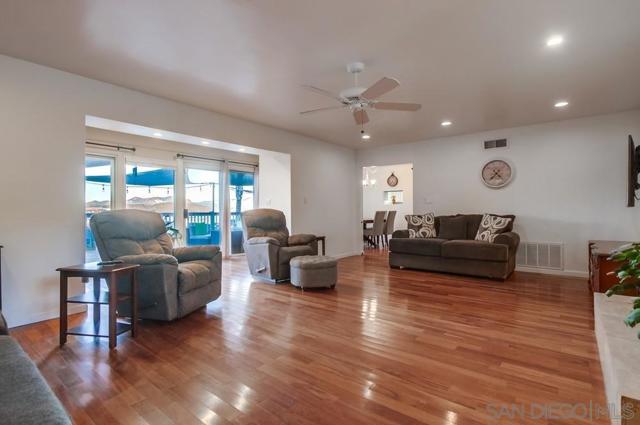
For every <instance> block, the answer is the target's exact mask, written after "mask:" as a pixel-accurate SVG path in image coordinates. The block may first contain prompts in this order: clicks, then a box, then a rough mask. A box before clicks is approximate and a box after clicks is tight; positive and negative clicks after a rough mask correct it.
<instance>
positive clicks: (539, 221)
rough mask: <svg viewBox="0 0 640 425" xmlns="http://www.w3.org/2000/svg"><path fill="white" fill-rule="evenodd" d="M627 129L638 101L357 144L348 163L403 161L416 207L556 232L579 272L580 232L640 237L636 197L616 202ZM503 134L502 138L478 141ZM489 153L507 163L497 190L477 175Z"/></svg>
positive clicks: (639, 120)
mask: <svg viewBox="0 0 640 425" xmlns="http://www.w3.org/2000/svg"><path fill="white" fill-rule="evenodd" d="M628 134H632V135H633V136H634V137H635V140H636V142H640V111H628V112H623V113H617V114H612V115H604V116H596V117H589V118H582V119H575V120H568V121H560V122H553V123H547V124H539V125H532V126H526V127H518V128H509V129H502V130H496V131H489V132H484V133H477V134H469V135H464V136H456V137H448V138H439V139H433V140H427V141H424V142H419V143H411V144H402V145H393V146H383V147H378V148H370V149H364V150H360V151H358V165H359V166H367V165H382V164H397V163H402V162H413V166H414V210H415V212H416V213H420V212H427V211H434V212H435V213H436V214H453V213H483V212H495V213H513V214H515V215H516V216H517V218H516V221H515V230H516V231H517V232H518V233H520V235H521V237H522V240H524V241H531V242H563V243H564V244H565V270H566V272H567V273H571V274H584V273H585V272H586V270H587V255H586V253H587V241H588V240H589V239H612V240H629V239H635V240H638V239H640V207H636V208H627V207H626V190H627V184H626V181H627V135H628ZM503 137H506V138H507V139H508V140H509V147H508V148H506V149H495V150H487V151H485V150H484V149H483V146H482V142H483V141H484V140H490V139H496V138H503ZM496 157H498V158H506V159H508V160H509V161H511V163H512V164H513V166H514V168H515V178H514V180H513V182H512V183H511V184H510V185H509V186H507V187H506V188H504V189H500V190H492V189H489V188H487V187H485V186H484V185H483V184H482V182H481V180H480V169H481V167H482V166H483V165H484V163H485V162H486V161H488V160H489V159H492V158H496Z"/></svg>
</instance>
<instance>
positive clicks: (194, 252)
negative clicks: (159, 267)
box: [173, 245, 220, 263]
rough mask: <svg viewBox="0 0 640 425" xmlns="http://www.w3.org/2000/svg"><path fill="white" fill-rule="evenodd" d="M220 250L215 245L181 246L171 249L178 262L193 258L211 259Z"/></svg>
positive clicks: (193, 259) (192, 259)
mask: <svg viewBox="0 0 640 425" xmlns="http://www.w3.org/2000/svg"><path fill="white" fill-rule="evenodd" d="M219 252H220V247H219V246H217V245H199V246H182V247H178V248H174V249H173V256H174V257H176V258H177V259H178V262H179V263H184V262H186V261H195V260H212V259H213V258H214V257H215V256H216V255H218V253H219Z"/></svg>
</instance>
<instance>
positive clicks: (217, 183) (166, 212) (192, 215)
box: [85, 150, 258, 262]
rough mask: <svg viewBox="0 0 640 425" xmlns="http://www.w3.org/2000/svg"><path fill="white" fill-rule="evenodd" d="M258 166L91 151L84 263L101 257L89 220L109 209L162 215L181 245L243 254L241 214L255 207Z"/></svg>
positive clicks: (88, 171) (86, 167) (88, 173)
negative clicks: (211, 246)
mask: <svg viewBox="0 0 640 425" xmlns="http://www.w3.org/2000/svg"><path fill="white" fill-rule="evenodd" d="M257 175H258V174H257V167H254V166H251V165H243V164H238V163H234V162H231V161H229V162H226V161H219V160H213V159H212V160H208V159H205V158H196V157H190V158H186V156H178V157H177V158H175V159H174V160H171V159H167V157H166V155H165V156H164V158H163V159H160V158H158V159H155V158H154V157H145V158H138V157H136V155H135V154H130V153H124V152H105V153H104V154H103V153H102V151H101V150H95V151H94V150H91V151H89V152H88V153H87V156H86V160H85V199H86V201H85V250H86V256H85V257H86V261H87V262H92V261H99V260H100V257H99V255H98V252H97V249H96V243H95V239H94V237H93V235H92V233H91V229H90V228H89V219H90V218H91V216H92V215H93V214H95V213H98V212H101V211H108V210H111V209H122V208H128V209H139V210H144V211H152V212H156V213H158V214H160V215H161V216H162V218H163V220H164V222H165V224H166V226H167V228H172V229H175V230H176V231H177V232H178V233H177V234H178V235H179V236H178V237H179V239H180V240H179V241H177V243H178V244H182V245H185V246H194V245H219V246H220V248H221V250H222V252H223V255H225V256H227V255H235V254H242V253H244V249H243V246H242V245H243V235H242V212H243V211H247V210H250V209H253V208H256V207H257V189H258V188H257Z"/></svg>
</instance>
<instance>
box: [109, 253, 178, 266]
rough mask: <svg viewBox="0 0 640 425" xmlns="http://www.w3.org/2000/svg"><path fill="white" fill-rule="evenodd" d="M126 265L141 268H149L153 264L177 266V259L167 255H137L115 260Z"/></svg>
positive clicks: (124, 256)
mask: <svg viewBox="0 0 640 425" xmlns="http://www.w3.org/2000/svg"><path fill="white" fill-rule="evenodd" d="M116 260H121V261H123V262H125V263H127V264H140V265H141V266H149V265H155V264H173V265H178V259H177V258H176V257H174V256H173V255H168V254H139V255H123V256H122V257H118V258H116Z"/></svg>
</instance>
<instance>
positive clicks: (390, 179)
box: [387, 171, 398, 187]
mask: <svg viewBox="0 0 640 425" xmlns="http://www.w3.org/2000/svg"><path fill="white" fill-rule="evenodd" d="M387 184H388V185H389V186H391V187H396V186H397V185H398V178H397V177H396V175H395V174H393V171H392V172H391V175H390V176H389V177H387Z"/></svg>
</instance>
